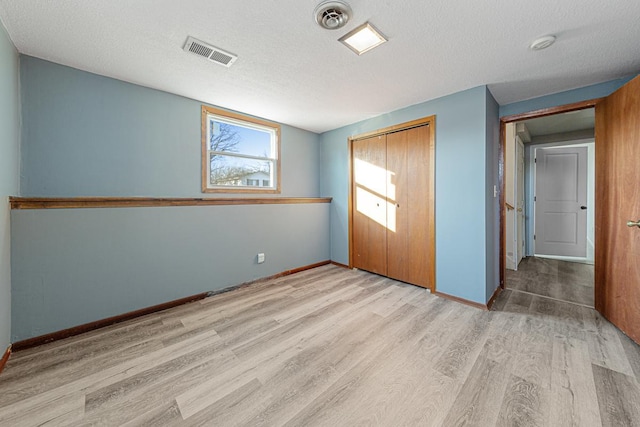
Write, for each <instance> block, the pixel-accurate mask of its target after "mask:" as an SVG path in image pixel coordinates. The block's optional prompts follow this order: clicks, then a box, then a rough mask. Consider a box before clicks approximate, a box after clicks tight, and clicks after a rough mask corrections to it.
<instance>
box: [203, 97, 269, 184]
mask: <svg viewBox="0 0 640 427" xmlns="http://www.w3.org/2000/svg"><path fill="white" fill-rule="evenodd" d="M209 115H214V116H219V117H221V118H227V119H229V120H230V121H233V122H239V124H242V123H247V127H255V126H259V127H264V128H268V129H271V130H273V131H274V132H275V139H276V140H275V143H276V150H275V155H276V158H275V159H274V160H273V161H274V166H275V169H276V170H275V173H274V179H275V180H276V182H275V184H276V186H275V188H264V187H249V188H246V187H234V186H228V187H223V186H220V187H215V188H211V187H209V186H208V176H207V175H208V170H209V167H208V165H207V159H208V156H207V153H208V151H209V150H208V141H207V126H208V122H209ZM200 122H201V129H200V132H201V143H202V144H201V158H202V166H201V167H202V182H201V185H202V192H203V193H261V194H280V192H281V188H282V180H281V161H280V157H281V156H280V151H281V140H280V125H279V124H278V123H274V122H270V121H267V120H262V119H258V118H256V117H251V116H247V115H244V114H239V113H233V112H230V111H225V110H221V109H218V108H214V107H209V106H207V105H203V106H202V111H201V120H200ZM239 156H242V154H240V155H239Z"/></svg>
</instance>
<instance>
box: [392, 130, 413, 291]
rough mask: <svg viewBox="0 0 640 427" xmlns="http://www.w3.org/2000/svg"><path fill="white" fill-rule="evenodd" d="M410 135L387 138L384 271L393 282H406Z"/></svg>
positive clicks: (407, 266) (409, 229)
mask: <svg viewBox="0 0 640 427" xmlns="http://www.w3.org/2000/svg"><path fill="white" fill-rule="evenodd" d="M408 153H409V132H408V131H401V132H395V133H390V134H388V135H387V172H388V176H389V181H388V183H387V270H388V276H389V277H391V278H392V279H397V280H402V281H405V282H409V281H410V280H409V277H410V269H411V266H410V265H409V254H408V249H409V240H410V239H411V238H412V237H411V228H410V223H409V216H410V212H409V205H408V203H407V202H408V196H409V191H410V189H409V188H408V182H409V170H408V169H407V164H408V158H407V157H408Z"/></svg>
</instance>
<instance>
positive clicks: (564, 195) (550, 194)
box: [534, 147, 587, 257]
mask: <svg viewBox="0 0 640 427" xmlns="http://www.w3.org/2000/svg"><path fill="white" fill-rule="evenodd" d="M535 182H536V190H535V194H536V195H535V199H534V200H535V232H534V239H535V253H536V254H537V255H555V256H567V257H585V256H586V255H587V211H586V209H587V206H586V204H587V148H586V147H565V148H538V149H537V150H536V181H535Z"/></svg>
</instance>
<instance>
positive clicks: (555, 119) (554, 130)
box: [524, 108, 596, 136]
mask: <svg viewBox="0 0 640 427" xmlns="http://www.w3.org/2000/svg"><path fill="white" fill-rule="evenodd" d="M595 122H596V117H595V109H594V108H587V109H584V110H578V111H570V112H568V113H563V114H554V115H553V116H545V117H539V118H537V119H531V120H525V121H524V124H525V125H527V130H528V131H529V133H530V134H531V136H543V135H553V134H558V133H564V132H574V131H578V130H586V129H593V128H594V127H595V125H596V123H595Z"/></svg>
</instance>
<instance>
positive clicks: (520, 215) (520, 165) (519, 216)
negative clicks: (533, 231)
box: [515, 136, 525, 270]
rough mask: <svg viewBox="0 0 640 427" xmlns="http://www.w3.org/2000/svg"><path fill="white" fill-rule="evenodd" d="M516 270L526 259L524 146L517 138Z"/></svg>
mask: <svg viewBox="0 0 640 427" xmlns="http://www.w3.org/2000/svg"><path fill="white" fill-rule="evenodd" d="M515 193H516V195H515V198H516V205H515V207H516V256H515V264H516V270H517V269H518V265H519V264H520V261H522V258H524V242H525V240H524V231H525V228H524V219H525V218H524V144H523V143H522V140H521V139H520V137H519V136H516V192H515Z"/></svg>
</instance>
